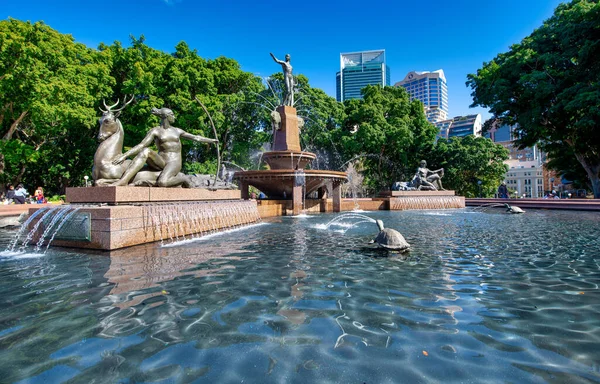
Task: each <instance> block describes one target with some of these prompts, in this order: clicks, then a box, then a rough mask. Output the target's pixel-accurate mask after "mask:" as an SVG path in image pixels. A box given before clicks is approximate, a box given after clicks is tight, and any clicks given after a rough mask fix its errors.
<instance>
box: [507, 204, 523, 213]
mask: <svg viewBox="0 0 600 384" xmlns="http://www.w3.org/2000/svg"><path fill="white" fill-rule="evenodd" d="M509 211H510V213H525V211H524V210H522V209H521V208H519V207H515V206H511V207H510V210H509Z"/></svg>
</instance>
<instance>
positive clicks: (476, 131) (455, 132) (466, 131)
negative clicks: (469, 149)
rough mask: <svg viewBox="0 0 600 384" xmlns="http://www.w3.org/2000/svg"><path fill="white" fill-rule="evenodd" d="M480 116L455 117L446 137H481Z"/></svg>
mask: <svg viewBox="0 0 600 384" xmlns="http://www.w3.org/2000/svg"><path fill="white" fill-rule="evenodd" d="M481 129H482V123H481V115H480V114H479V113H478V114H476V115H467V116H456V117H455V118H454V119H452V125H451V126H450V129H449V130H448V137H449V138H450V137H463V136H468V135H474V136H481Z"/></svg>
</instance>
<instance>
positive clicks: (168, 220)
mask: <svg viewBox="0 0 600 384" xmlns="http://www.w3.org/2000/svg"><path fill="white" fill-rule="evenodd" d="M144 209H145V210H146V214H145V216H146V217H147V220H146V222H147V231H148V232H151V233H152V235H153V237H154V238H155V239H156V240H157V241H160V242H161V244H164V243H165V241H166V240H168V241H170V242H171V243H173V242H176V241H183V240H191V239H196V238H199V237H202V236H205V235H210V234H213V233H216V232H218V231H221V230H229V229H234V228H239V227H241V226H243V225H244V224H248V225H249V224H253V223H256V222H259V221H260V216H259V213H258V209H257V208H256V204H253V203H252V202H251V201H244V200H242V201H223V202H219V203H214V202H189V203H180V204H170V203H165V204H150V205H146V206H144Z"/></svg>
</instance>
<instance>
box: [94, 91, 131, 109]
mask: <svg viewBox="0 0 600 384" xmlns="http://www.w3.org/2000/svg"><path fill="white" fill-rule="evenodd" d="M134 97H135V96H134V95H131V99H129V101H127V102H126V103H125V104H123V106H122V107H121V108H119V109H114V110H113V108H114V107H116V106H117V105H119V101H120V99H117V102H116V103H115V104H113V105H111V106H110V107H109V106H108V105H106V101H104V99H102V104H104V108H106V110H104V109H102V108H98V109H100V112H102V113H108V112H113V113H116V112H121V111H122V110H123V109H125V107H126V106H128V105H129V104H131V102H132V101H133V99H134ZM126 99H127V96H125V99H123V100H126Z"/></svg>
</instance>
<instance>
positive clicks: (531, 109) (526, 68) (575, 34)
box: [467, 0, 600, 198]
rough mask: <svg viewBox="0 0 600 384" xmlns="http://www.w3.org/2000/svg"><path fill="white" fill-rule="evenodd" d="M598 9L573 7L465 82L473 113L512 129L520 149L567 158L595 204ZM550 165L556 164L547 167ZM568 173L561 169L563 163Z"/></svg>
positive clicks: (579, 3)
mask: <svg viewBox="0 0 600 384" xmlns="http://www.w3.org/2000/svg"><path fill="white" fill-rule="evenodd" d="M598 57H600V3H599V2H598V1H597V0H573V1H571V2H570V3H566V4H561V5H559V6H558V7H557V8H556V10H555V12H554V15H553V16H552V17H551V18H550V19H548V20H547V21H545V22H544V24H543V25H542V26H541V27H540V28H538V29H536V30H535V31H534V32H533V33H532V34H531V35H530V36H528V37H526V38H525V39H523V41H522V42H521V43H519V44H515V45H513V46H512V47H511V48H510V50H509V51H508V52H506V53H501V54H499V55H498V56H496V58H494V59H493V60H492V61H491V62H489V63H484V65H483V68H481V69H479V70H478V71H477V74H470V75H469V76H468V81H467V85H468V86H470V87H471V88H472V89H473V93H472V96H473V100H474V103H473V106H476V105H479V106H483V107H489V108H490V110H491V112H492V113H494V115H495V116H496V117H499V118H502V119H504V120H505V121H507V122H509V123H519V132H518V133H519V134H520V139H519V140H518V144H519V145H521V146H522V147H525V146H531V145H533V144H535V143H536V142H540V146H541V147H542V149H545V150H546V151H547V152H548V154H549V156H550V157H553V156H554V157H556V158H560V157H561V154H562V153H565V152H567V153H573V155H574V156H575V158H576V159H577V161H578V162H579V163H580V164H581V166H582V167H583V169H584V170H585V172H586V173H587V176H588V178H589V180H590V183H591V186H592V190H593V192H594V197H595V198H600V129H599V128H600V108H599V106H600V60H598ZM555 165H557V164H555ZM566 167H567V168H568V167H569V164H566Z"/></svg>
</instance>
